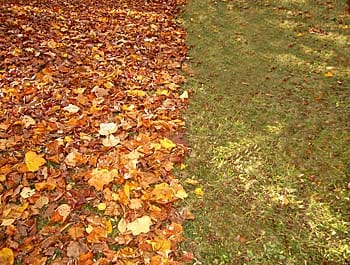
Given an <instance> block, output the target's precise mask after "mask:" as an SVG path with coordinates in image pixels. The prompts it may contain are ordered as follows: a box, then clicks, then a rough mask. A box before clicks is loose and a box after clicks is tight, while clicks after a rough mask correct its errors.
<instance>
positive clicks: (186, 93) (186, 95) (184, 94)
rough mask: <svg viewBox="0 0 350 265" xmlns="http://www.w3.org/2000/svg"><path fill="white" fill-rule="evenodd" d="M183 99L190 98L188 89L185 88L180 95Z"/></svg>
mask: <svg viewBox="0 0 350 265" xmlns="http://www.w3.org/2000/svg"><path fill="white" fill-rule="evenodd" d="M180 98H181V99H187V98H188V92H187V90H185V91H184V92H183V93H182V94H181V95H180Z"/></svg>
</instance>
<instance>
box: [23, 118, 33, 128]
mask: <svg viewBox="0 0 350 265" xmlns="http://www.w3.org/2000/svg"><path fill="white" fill-rule="evenodd" d="M22 122H23V123H24V128H29V127H30V126H31V125H34V124H35V120H34V119H33V118H32V117H30V116H28V115H24V116H23V118H22Z"/></svg>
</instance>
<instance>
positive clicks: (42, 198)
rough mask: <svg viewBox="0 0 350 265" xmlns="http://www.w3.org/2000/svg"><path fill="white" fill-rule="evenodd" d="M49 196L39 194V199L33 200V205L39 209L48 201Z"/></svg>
mask: <svg viewBox="0 0 350 265" xmlns="http://www.w3.org/2000/svg"><path fill="white" fill-rule="evenodd" d="M49 201H50V200H49V198H48V197H46V196H40V197H39V199H38V200H37V201H36V202H35V204H34V207H35V208H38V209H41V208H43V207H44V206H45V205H46V204H48V203H49Z"/></svg>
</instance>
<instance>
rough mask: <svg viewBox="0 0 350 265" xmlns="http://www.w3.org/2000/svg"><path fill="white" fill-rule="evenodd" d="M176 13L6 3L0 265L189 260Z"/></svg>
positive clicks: (130, 6)
mask: <svg viewBox="0 0 350 265" xmlns="http://www.w3.org/2000/svg"><path fill="white" fill-rule="evenodd" d="M180 2H181V1H179V0H111V1H98V0H84V1H80V0H79V1H78V0H67V1H57V0H56V1H54V0H49V1H47V0H33V1H16V0H9V1H2V3H1V6H0V113H1V116H0V194H1V195H0V264H2V265H8V264H30V265H37V264H38V265H39V264H81V265H88V264H179V263H182V262H183V261H184V259H186V257H182V254H181V253H178V251H177V247H178V244H179V242H181V240H182V238H183V236H182V232H183V231H182V226H181V222H182V221H183V220H184V219H190V218H192V215H191V213H190V212H189V211H186V210H183V211H178V210H176V209H174V207H173V206H172V204H173V202H175V201H177V200H179V199H184V198H185V197H186V196H187V194H186V192H185V190H184V189H183V187H182V186H181V185H180V183H179V181H178V180H177V179H176V178H175V177H174V176H173V175H172V173H171V172H172V169H173V168H174V166H176V165H181V163H182V160H183V157H184V155H185V154H186V151H187V149H186V146H185V145H184V144H183V141H182V140H181V131H182V129H183V127H184V121H183V120H182V119H181V117H180V112H181V110H182V109H183V108H184V106H185V105H186V102H187V97H188V94H187V91H182V92H180V91H181V90H180V85H181V83H183V82H184V78H183V77H182V76H181V75H180V74H179V69H180V68H181V64H182V62H183V60H184V58H185V55H186V47H185V43H184V39H185V36H186V34H185V32H184V30H183V29H182V28H181V27H179V26H178V25H177V24H176V22H175V20H174V18H175V16H176V15H177V13H178V6H179V4H183V3H180ZM187 258H188V257H187Z"/></svg>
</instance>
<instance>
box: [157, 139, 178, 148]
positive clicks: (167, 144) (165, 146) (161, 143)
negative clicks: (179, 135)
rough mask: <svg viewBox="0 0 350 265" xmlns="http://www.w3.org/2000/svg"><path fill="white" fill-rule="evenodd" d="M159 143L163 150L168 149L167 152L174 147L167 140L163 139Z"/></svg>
mask: <svg viewBox="0 0 350 265" xmlns="http://www.w3.org/2000/svg"><path fill="white" fill-rule="evenodd" d="M159 142H160V145H161V146H162V147H163V148H165V149H168V150H171V149H173V148H174V147H176V144H175V143H174V142H173V141H171V140H170V139H168V138H164V139H162V140H160V141H159Z"/></svg>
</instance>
